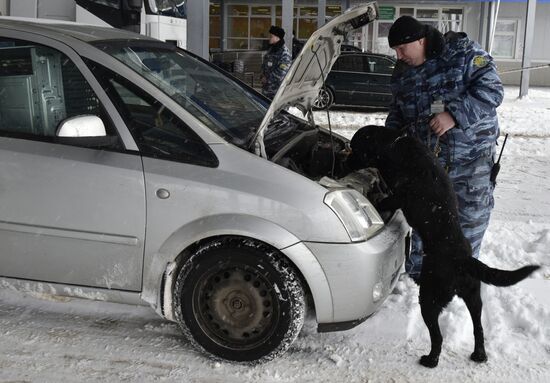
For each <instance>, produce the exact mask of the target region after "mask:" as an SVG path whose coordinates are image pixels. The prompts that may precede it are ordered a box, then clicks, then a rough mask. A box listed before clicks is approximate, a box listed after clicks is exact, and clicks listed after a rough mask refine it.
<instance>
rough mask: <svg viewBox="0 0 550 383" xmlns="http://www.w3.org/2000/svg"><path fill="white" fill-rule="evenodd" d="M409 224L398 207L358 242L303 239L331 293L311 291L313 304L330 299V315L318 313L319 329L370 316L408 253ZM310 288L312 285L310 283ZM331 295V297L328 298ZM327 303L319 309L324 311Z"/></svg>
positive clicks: (335, 327)
mask: <svg viewBox="0 0 550 383" xmlns="http://www.w3.org/2000/svg"><path fill="white" fill-rule="evenodd" d="M409 235H410V229H409V226H408V225H407V223H406V220H405V218H404V216H403V213H402V212H401V211H400V210H398V211H397V212H396V213H395V215H394V216H393V217H392V219H391V220H390V221H389V222H388V223H387V224H386V225H385V226H384V228H383V229H382V230H381V231H380V232H379V233H378V234H377V235H376V236H374V237H373V238H370V239H369V240H368V241H365V242H361V243H349V244H331V243H313V242H305V243H304V244H305V246H306V247H307V248H308V249H309V250H310V251H311V253H312V254H313V255H314V256H315V258H316V259H317V261H318V262H319V264H320V266H321V269H322V270H323V272H324V274H325V278H326V281H327V283H328V286H329V290H330V297H324V298H321V297H319V294H315V292H313V291H312V293H313V294H312V295H313V297H314V301H315V306H316V308H317V307H318V306H319V305H326V304H327V303H328V301H329V300H330V301H331V304H332V307H331V310H330V311H331V312H332V317H331V318H330V319H329V318H327V317H326V316H325V318H320V317H319V316H318V318H317V319H318V322H319V331H340V330H346V329H349V328H352V327H354V326H356V325H358V324H360V323H361V322H363V321H364V320H365V319H366V318H368V317H369V316H371V315H372V314H373V313H374V312H375V311H376V310H377V309H378V308H379V307H380V305H381V304H382V303H383V302H384V300H385V299H386V298H387V297H388V295H389V294H390V293H391V291H392V290H393V288H394V287H395V284H396V282H397V279H398V276H399V273H400V270H401V267H402V265H403V262H404V260H405V257H406V255H407V254H408V251H409V249H408V246H409V243H410V241H409V240H408V238H407V237H408V236H409ZM310 288H311V286H310ZM329 298H330V299H329ZM326 309H327V307H323V309H322V311H323V312H326V311H327V310H326Z"/></svg>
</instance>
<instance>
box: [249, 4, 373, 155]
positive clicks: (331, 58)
mask: <svg viewBox="0 0 550 383" xmlns="http://www.w3.org/2000/svg"><path fill="white" fill-rule="evenodd" d="M377 18H378V5H377V4H376V2H372V3H368V4H365V5H360V6H358V7H355V8H353V9H351V10H350V11H348V12H346V13H344V14H343V15H340V16H338V17H335V18H334V19H332V20H331V21H329V22H328V23H327V24H325V25H324V26H323V27H321V28H319V29H318V30H317V31H315V32H314V33H313V34H312V35H311V37H310V38H309V40H308V41H307V42H306V44H305V45H304V48H303V49H302V51H301V52H300V54H299V55H298V57H296V59H295V60H294V62H293V64H292V66H291V67H290V70H289V71H288V73H287V75H286V76H285V78H284V80H283V82H282V84H281V86H280V87H279V90H278V91H277V94H275V97H274V98H273V101H272V102H271V106H270V107H269V109H268V110H267V113H266V115H265V116H264V119H263V120H262V123H261V125H260V127H259V128H258V131H257V132H256V135H255V136H254V139H253V140H252V143H253V145H254V150H255V152H256V154H257V155H260V156H262V157H265V158H267V155H266V153H265V147H264V135H265V131H266V129H267V126H268V125H269V123H270V122H271V120H272V119H273V117H275V116H276V115H277V114H278V113H279V112H280V111H281V110H282V109H284V108H286V107H288V106H294V107H296V108H298V109H300V111H301V112H302V113H303V114H304V116H305V115H306V114H308V113H309V114H310V115H309V117H310V121H312V118H311V108H312V106H313V102H314V101H315V100H316V99H317V96H318V95H319V90H320V89H321V87H322V86H323V83H324V79H326V78H327V76H328V74H329V72H330V70H331V68H332V65H333V64H334V62H335V61H336V59H337V58H338V57H339V56H340V46H341V45H342V43H343V42H344V41H345V38H346V35H347V34H348V32H350V31H351V30H353V29H357V28H360V27H362V26H364V25H366V24H368V23H371V22H372V21H374V20H375V19H377Z"/></svg>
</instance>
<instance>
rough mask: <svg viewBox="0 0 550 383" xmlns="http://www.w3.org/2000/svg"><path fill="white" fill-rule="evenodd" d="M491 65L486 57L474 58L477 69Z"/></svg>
mask: <svg viewBox="0 0 550 383" xmlns="http://www.w3.org/2000/svg"><path fill="white" fill-rule="evenodd" d="M488 63H489V60H488V59H487V57H485V56H476V57H474V66H475V67H476V68H483V67H484V66H485V65H487V64H488Z"/></svg>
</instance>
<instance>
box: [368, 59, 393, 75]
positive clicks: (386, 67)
mask: <svg viewBox="0 0 550 383" xmlns="http://www.w3.org/2000/svg"><path fill="white" fill-rule="evenodd" d="M367 61H368V68H369V72H371V73H379V74H390V75H391V74H392V73H393V68H394V66H395V63H394V62H393V61H391V60H388V59H387V58H384V57H376V56H368V57H367Z"/></svg>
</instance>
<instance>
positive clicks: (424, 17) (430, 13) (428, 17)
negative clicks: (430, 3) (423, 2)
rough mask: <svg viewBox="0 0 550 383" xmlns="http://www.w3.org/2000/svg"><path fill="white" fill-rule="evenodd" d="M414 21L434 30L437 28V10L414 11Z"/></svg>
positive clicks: (421, 9)
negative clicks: (429, 26)
mask: <svg viewBox="0 0 550 383" xmlns="http://www.w3.org/2000/svg"><path fill="white" fill-rule="evenodd" d="M416 19H417V20H418V21H420V22H421V23H422V24H427V25H431V26H432V27H434V28H439V9H437V8H429V9H423V8H420V9H416Z"/></svg>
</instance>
